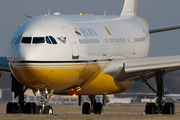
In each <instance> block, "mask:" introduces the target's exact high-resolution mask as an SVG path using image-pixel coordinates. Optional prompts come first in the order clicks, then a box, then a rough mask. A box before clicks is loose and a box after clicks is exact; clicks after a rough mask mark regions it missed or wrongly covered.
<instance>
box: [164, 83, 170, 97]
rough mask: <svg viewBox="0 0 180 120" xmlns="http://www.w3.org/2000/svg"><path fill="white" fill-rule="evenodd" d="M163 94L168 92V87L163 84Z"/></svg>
mask: <svg viewBox="0 0 180 120" xmlns="http://www.w3.org/2000/svg"><path fill="white" fill-rule="evenodd" d="M164 94H166V95H168V94H170V93H169V91H168V89H167V87H166V86H165V85H164Z"/></svg>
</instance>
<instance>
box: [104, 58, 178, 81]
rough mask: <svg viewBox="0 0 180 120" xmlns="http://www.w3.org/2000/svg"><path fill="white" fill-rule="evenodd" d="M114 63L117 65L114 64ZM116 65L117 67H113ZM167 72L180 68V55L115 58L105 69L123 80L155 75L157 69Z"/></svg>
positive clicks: (115, 77)
mask: <svg viewBox="0 0 180 120" xmlns="http://www.w3.org/2000/svg"><path fill="white" fill-rule="evenodd" d="M114 63H118V64H116V66H114V65H115V64H114ZM113 67H115V69H112V68H113ZM159 70H162V71H164V72H165V73H169V72H173V71H176V70H180V56H169V57H147V58H135V59H128V58H122V59H117V58H115V59H113V60H112V61H111V62H110V63H109V65H108V66H107V67H106V69H105V70H104V73H105V74H109V75H111V76H112V77H113V78H114V79H115V80H116V81H119V82H122V81H125V80H128V79H134V80H141V79H142V78H144V79H148V78H150V77H152V76H154V73H155V72H156V71H159Z"/></svg>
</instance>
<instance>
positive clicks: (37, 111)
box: [35, 105, 42, 114]
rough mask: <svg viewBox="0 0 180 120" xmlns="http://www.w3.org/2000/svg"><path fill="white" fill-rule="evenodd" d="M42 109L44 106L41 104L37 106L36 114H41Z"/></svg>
mask: <svg viewBox="0 0 180 120" xmlns="http://www.w3.org/2000/svg"><path fill="white" fill-rule="evenodd" d="M41 109H42V106H40V105H38V106H36V109H35V114H40V113H41Z"/></svg>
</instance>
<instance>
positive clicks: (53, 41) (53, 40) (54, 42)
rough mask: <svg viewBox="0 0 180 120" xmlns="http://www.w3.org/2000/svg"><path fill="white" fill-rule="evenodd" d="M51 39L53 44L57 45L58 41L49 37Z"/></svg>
mask: <svg viewBox="0 0 180 120" xmlns="http://www.w3.org/2000/svg"><path fill="white" fill-rule="evenodd" d="M49 38H50V39H51V41H52V43H53V44H57V42H56V40H55V39H54V38H53V37H52V36H49Z"/></svg>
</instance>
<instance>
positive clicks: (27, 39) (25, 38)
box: [21, 37, 31, 44]
mask: <svg viewBox="0 0 180 120" xmlns="http://www.w3.org/2000/svg"><path fill="white" fill-rule="evenodd" d="M21 43H26V44H31V37H23V38H22V41H21Z"/></svg>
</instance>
